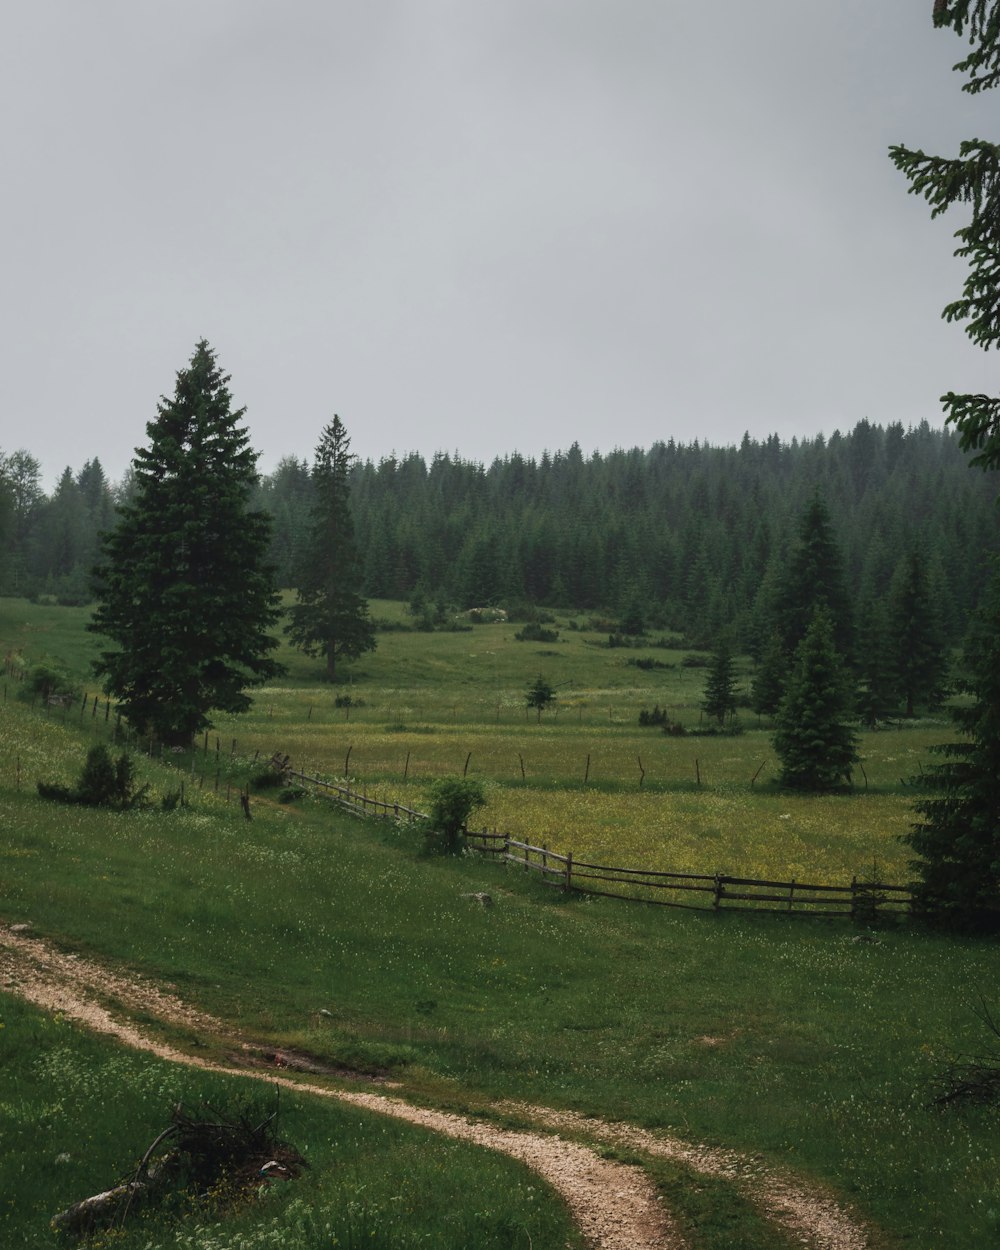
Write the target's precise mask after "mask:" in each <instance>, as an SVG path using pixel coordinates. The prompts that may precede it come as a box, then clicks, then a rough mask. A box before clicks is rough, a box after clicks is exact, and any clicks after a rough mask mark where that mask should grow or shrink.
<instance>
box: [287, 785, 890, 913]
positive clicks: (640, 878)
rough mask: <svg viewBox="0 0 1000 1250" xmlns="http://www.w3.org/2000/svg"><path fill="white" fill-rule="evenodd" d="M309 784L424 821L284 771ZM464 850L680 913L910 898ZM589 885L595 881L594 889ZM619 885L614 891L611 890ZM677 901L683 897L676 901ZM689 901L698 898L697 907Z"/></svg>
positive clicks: (489, 841) (846, 908) (503, 837)
mask: <svg viewBox="0 0 1000 1250" xmlns="http://www.w3.org/2000/svg"><path fill="white" fill-rule="evenodd" d="M286 775H287V776H289V777H295V778H297V779H298V780H299V781H302V782H305V783H307V784H308V785H312V786H316V787H317V788H318V789H319V790H321V791H322V792H323V793H325V794H327V795H328V796H329V797H330V798H331V799H333V800H334V801H335V802H336V803H337V804H338V805H339V806H340V807H342V808H343V809H345V810H346V811H349V812H352V813H354V814H355V815H361V816H367V815H381V816H392V817H394V818H395V819H396V820H400V819H405V820H407V821H409V822H412V821H416V820H423V819H425V817H424V814H423V813H422V812H417V811H414V810H413V809H412V808H410V807H404V806H403V805H402V804H401V803H388V802H386V801H385V800H384V799H377V798H373V797H370V796H369V795H368V794H367V793H366V792H364V791H362V792H359V791H357V790H352V789H351V787H350V786H346V785H338V784H336V783H335V782H330V781H323V780H322V779H321V778H319V777H310V776H308V775H307V774H306V773H300V772H295V771H293V770H291V769H289V770H286ZM466 842H467V844H468V845H469V846H470V847H471V848H472V849H473V850H476V851H480V852H482V853H483V854H486V855H493V856H497V857H499V858H500V859H503V860H505V861H506V862H508V863H510V864H514V865H517V866H518V867H520V868H522V869H523V870H524V871H525V872H534V873H537V874H538V875H539V876H540V877H541V879H542V881H543V882H544V884H546V885H549V886H553V887H555V888H558V889H562V890H566V891H570V890H573V891H576V892H578V893H582V894H596V895H601V896H603V897H606V898H622V899H628V900H632V901H636V902H645V903H654V904H657V905H659V906H661V907H685V908H689V909H693V910H698V911H718V910H721V909H722V908H725V909H726V910H727V911H774V912H784V913H786V914H787V913H796V912H797V913H799V914H803V913H805V914H808V915H812V916H850V917H851V918H852V919H854V920H871V919H874V918H875V917H876V916H877V915H894V916H899V915H901V914H905V913H906V912H907V911H908V910H909V908H910V904H911V902H912V899H913V895H912V892H911V891H910V889H909V888H908V887H906V886H901V885H891V884H889V883H888V882H885V881H859V880H858V879H857V877H855V878H854V879H853V880H852V881H851V883H850V885H823V884H820V883H817V882H812V881H765V880H761V879H760V878H756V877H730V876H727V875H726V874H723V873H713V874H712V875H707V874H703V873H693V872H661V871H656V870H653V869H648V868H617V867H610V866H609V865H607V864H593V863H590V862H589V861H587V860H581V859H574V858H573V853H572V851H570V852H568V853H567V854H565V855H560V854H559V853H558V852H556V851H550V850H549V849H548V847H545V846H534V845H532V844H531V843H530V842H521V841H519V840H518V839H516V838H513V837H511V836H510V834H507V833H497V832H496V830H494V831H493V832H492V833H491V832H489V830H487V829H483V830H482V831H481V832H480V831H476V830H472V829H470V830H467V831H466ZM595 883H600V885H597V884H595ZM614 886H617V887H619V888H618V889H614V888H610V887H614ZM676 895H681V896H683V897H681V898H678V897H674V896H676ZM694 895H702V896H704V901H701V902H699V901H696V899H695V898H693V897H691V896H694Z"/></svg>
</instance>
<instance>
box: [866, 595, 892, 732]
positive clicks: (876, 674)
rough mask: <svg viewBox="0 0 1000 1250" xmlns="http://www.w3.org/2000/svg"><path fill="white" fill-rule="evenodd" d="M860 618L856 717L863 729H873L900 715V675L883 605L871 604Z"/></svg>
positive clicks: (872, 601) (875, 602)
mask: <svg viewBox="0 0 1000 1250" xmlns="http://www.w3.org/2000/svg"><path fill="white" fill-rule="evenodd" d="M859 615H860V620H861V627H860V630H859V634H860V641H859V645H858V654H859V657H860V658H859V661H858V676H859V677H860V679H861V687H860V690H859V691H858V699H857V705H858V716H859V717H860V720H861V723H862V724H863V725H867V726H868V728H869V729H874V728H875V726H876V725H877V724H878V723H879V721H884V720H886V719H888V718H889V717H890V716H892V715H894V714H895V713H897V712H898V711H899V675H898V673H897V670H896V658H895V651H894V649H893V646H892V639H891V637H890V630H889V612H888V609H887V608H886V605H885V601H884V600H883V599H875V600H870V601H869V602H868V603H866V604H865V605H864V607H863V609H862V611H861V612H860V614H859Z"/></svg>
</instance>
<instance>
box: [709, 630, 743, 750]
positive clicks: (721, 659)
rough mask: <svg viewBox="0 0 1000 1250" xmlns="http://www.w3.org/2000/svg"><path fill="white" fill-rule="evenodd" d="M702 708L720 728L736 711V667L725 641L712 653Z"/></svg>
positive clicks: (719, 643) (722, 640)
mask: <svg viewBox="0 0 1000 1250" xmlns="http://www.w3.org/2000/svg"><path fill="white" fill-rule="evenodd" d="M701 706H702V708H703V710H704V712H705V714H706V715H707V716H710V717H712V718H713V720H715V721H717V722H718V724H719V727H720V728H721V727H722V726H723V725H725V723H726V717H727V716H729V715H730V714H731V713H733V712H735V711H736V665H735V663H734V662H733V653H732V649H731V647H730V646H729V643H728V641H727V640H725V639H721V640H720V641H719V642H718V643H717V644H716V647H715V649H714V651H713V652H712V658H711V660H710V661H709V665H708V674H707V677H706V681H705V693H704V695H703V696H702V700H701Z"/></svg>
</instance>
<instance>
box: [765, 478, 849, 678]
mask: <svg viewBox="0 0 1000 1250" xmlns="http://www.w3.org/2000/svg"><path fill="white" fill-rule="evenodd" d="M821 606H822V607H825V608H826V610H827V613H828V615H829V620H830V629H831V631H832V638H833V645H834V646H835V647H836V648H837V650H838V651H839V652H840V655H841V657H842V658H843V659H844V660H846V661H847V662H848V663H850V662H851V661H852V660H853V656H854V625H853V621H852V613H851V601H850V597H849V596H848V593H847V582H846V578H845V576H844V562H843V558H842V557H841V554H840V548H839V547H838V546H837V540H836V538H835V537H834V534H833V526H832V525H831V523H830V513H829V510H828V508H827V506H826V504H825V503H824V502H823V500H822V499H820V498H819V496H816V497H814V498H813V499H812V500H811V501H810V503H809V504H808V506H807V507H806V509H805V512H804V513H803V514H802V517H801V520H800V522H799V532H798V542H797V543H796V544H795V546H794V547H793V548H792V551H791V552H790V554H789V558H788V564H787V567H786V569H785V575H784V578H783V579H782V582H781V585H780V588H779V591H778V595H777V614H776V619H775V621H774V625H775V628H777V630H778V631H779V633H780V634H781V637H782V641H783V643H784V647H785V654H786V655H788V656H792V655H794V654H795V651H796V648H797V647H798V646H799V644H800V643H801V642H802V640H803V638H805V636H806V632H807V630H808V629H809V626H810V623H811V622H812V619H813V616H814V614H815V612H816V609H817V608H818V607H821Z"/></svg>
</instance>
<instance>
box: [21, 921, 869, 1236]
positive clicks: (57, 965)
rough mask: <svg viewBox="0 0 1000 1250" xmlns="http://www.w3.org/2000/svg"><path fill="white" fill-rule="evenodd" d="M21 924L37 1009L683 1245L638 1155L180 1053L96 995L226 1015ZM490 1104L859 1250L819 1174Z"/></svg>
mask: <svg viewBox="0 0 1000 1250" xmlns="http://www.w3.org/2000/svg"><path fill="white" fill-rule="evenodd" d="M21 928H22V926H15V927H14V928H10V927H7V926H4V925H2V924H0V990H6V991H7V992H8V993H13V994H17V995H18V996H20V997H22V998H25V999H27V1000H28V1001H29V1002H32V1003H34V1004H35V1005H36V1006H38V1007H41V1008H42V1009H43V1010H46V1011H51V1012H57V1013H62V1014H63V1015H66V1016H68V1017H70V1018H71V1019H74V1020H77V1021H79V1022H80V1023H82V1024H83V1025H85V1026H86V1027H88V1028H90V1029H93V1030H94V1031H95V1032H99V1033H104V1034H107V1035H109V1036H112V1037H115V1038H117V1039H118V1040H119V1041H121V1042H123V1043H124V1044H126V1045H128V1046H131V1047H133V1048H135V1049H138V1050H144V1051H148V1052H149V1053H151V1054H153V1055H155V1056H157V1057H158V1058H160V1059H166V1060H169V1061H171V1062H174V1063H184V1064H188V1065H189V1066H191V1067H197V1068H203V1069H206V1070H211V1071H214V1072H222V1073H226V1074H228V1075H232V1076H240V1077H244V1078H248V1077H249V1078H251V1079H256V1080H264V1081H267V1082H268V1083H270V1084H278V1085H282V1086H285V1087H287V1088H290V1089H296V1090H300V1091H301V1090H306V1091H307V1092H310V1093H313V1094H316V1095H318V1096H321V1097H328V1098H334V1099H337V1100H338V1101H340V1102H344V1103H349V1104H351V1105H353V1106H357V1107H361V1108H364V1109H365V1110H368V1111H373V1112H376V1113H377V1114H380V1115H390V1116H394V1117H395V1118H397V1119H401V1120H406V1121H408V1122H409V1123H412V1124H418V1125H422V1126H423V1127H425V1128H428V1129H430V1130H432V1131H434V1132H439V1133H444V1134H447V1135H448V1136H450V1137H454V1138H459V1139H461V1140H464V1141H469V1142H474V1143H476V1144H477V1145H482V1146H487V1147H489V1148H491V1149H494V1150H500V1151H502V1152H504V1153H505V1154H508V1155H511V1156H512V1157H514V1158H516V1159H519V1160H520V1161H521V1162H523V1163H525V1164H527V1165H528V1166H529V1167H531V1168H532V1169H534V1170H535V1171H536V1172H538V1173H539V1175H541V1176H542V1177H544V1179H545V1180H546V1181H548V1183H549V1184H550V1185H551V1186H552V1187H553V1188H554V1189H555V1190H556V1191H557V1192H558V1193H559V1194H560V1195H561V1196H562V1197H563V1199H564V1201H565V1202H566V1203H567V1205H568V1207H569V1208H570V1211H571V1213H572V1215H573V1218H574V1220H575V1221H576V1222H577V1225H578V1227H579V1228H580V1229H581V1230H582V1231H583V1233H584V1235H585V1236H586V1237H587V1239H588V1240H589V1241H590V1243H591V1245H592V1246H593V1247H594V1250H683V1248H684V1246H685V1241H684V1238H683V1236H682V1235H681V1233H680V1231H679V1229H678V1228H677V1226H676V1223H675V1222H674V1220H673V1219H672V1218H671V1217H670V1215H669V1214H668V1213H667V1212H666V1211H665V1210H664V1208H663V1206H662V1203H661V1202H660V1200H659V1197H658V1195H657V1194H656V1191H655V1189H654V1187H653V1185H652V1183H651V1182H650V1180H649V1178H648V1177H647V1176H646V1175H645V1173H644V1172H643V1171H642V1169H641V1168H639V1167H635V1166H630V1165H626V1164H623V1163H619V1162H616V1161H614V1160H610V1159H604V1158H601V1157H600V1156H599V1155H598V1154H597V1153H596V1152H595V1150H594V1149H593V1148H592V1147H590V1146H587V1145H583V1144H581V1143H580V1142H578V1141H572V1140H569V1141H567V1140H564V1139H562V1138H561V1137H559V1136H554V1135H553V1133H552V1132H541V1133H535V1132H531V1131H530V1130H528V1129H523V1130H515V1129H505V1128H500V1127H499V1126H496V1125H492V1124H486V1123H482V1122H479V1121H469V1120H467V1119H465V1118H463V1117H462V1116H460V1115H455V1114H453V1113H450V1112H443V1111H435V1110H431V1109H428V1108H425V1107H417V1106H413V1105H411V1104H410V1103H407V1102H405V1101H404V1100H403V1099H400V1098H396V1097H390V1096H385V1095H381V1094H373V1093H366V1092H365V1093H363V1092H354V1091H350V1090H331V1089H326V1088H321V1087H319V1086H315V1085H311V1084H309V1083H308V1081H306V1080H294V1081H293V1080H290V1079H289V1078H287V1077H283V1076H280V1075H276V1074H275V1073H274V1072H273V1071H267V1072H262V1071H253V1070H249V1071H248V1070H247V1069H245V1068H235V1067H228V1066H226V1065H223V1064H217V1063H209V1062H207V1061H206V1060H203V1059H199V1058H197V1057H196V1056H192V1055H187V1054H185V1053H183V1052H182V1051H179V1050H176V1049H174V1048H173V1047H171V1046H168V1045H166V1044H165V1043H163V1042H159V1041H157V1040H156V1039H155V1038H152V1037H149V1036H147V1035H146V1034H144V1033H143V1032H141V1031H140V1030H139V1029H138V1028H137V1027H136V1026H135V1025H134V1024H132V1023H131V1022H130V1021H128V1020H127V1019H126V1020H121V1019H118V1018H116V1017H115V1016H114V1015H112V1013H111V1012H110V1011H109V1010H108V1009H107V1008H106V1007H104V1006H103V1005H102V1004H101V1003H100V1002H99V1001H98V998H97V997H95V996H101V997H105V998H107V999H109V1000H112V1001H114V1002H115V1003H120V1004H121V1005H122V1006H123V1007H125V1008H128V1009H132V1010H138V1011H143V1012H147V1013H149V1014H150V1015H154V1016H157V1017H159V1018H160V1019H162V1020H164V1021H165V1022H168V1023H170V1024H171V1025H173V1026H175V1027H176V1026H177V1025H183V1026H186V1027H188V1028H190V1029H192V1030H193V1031H195V1032H205V1033H208V1034H211V1035H215V1036H220V1037H225V1036H226V1035H227V1034H228V1032H229V1030H228V1029H227V1027H226V1025H225V1024H224V1023H223V1022H222V1021H220V1020H216V1019H214V1018H213V1017H212V1016H209V1015H207V1014H205V1013H204V1012H201V1011H198V1010H196V1009H195V1008H192V1007H191V1006H189V1005H188V1004H186V1003H184V1002H183V1001H182V1000H181V999H180V998H178V997H177V996H176V995H175V994H173V993H171V992H170V991H169V990H166V989H163V988H160V987H159V986H156V985H154V984H153V983H152V982H150V981H147V980H145V979H143V978H138V977H134V976H125V975H124V974H122V973H117V972H114V971H111V970H109V969H108V968H106V967H104V966H102V965H100V964H98V963H96V962H94V961H92V960H89V959H86V958H83V957H82V956H78V955H73V954H66V953H64V952H61V951H58V950H57V949H55V947H53V946H51V945H50V944H49V943H47V942H45V941H43V940H42V939H40V938H37V937H33V936H31V935H30V934H29V933H27V932H23V931H19V930H21ZM497 1110H499V1111H501V1112H506V1113H508V1114H510V1115H512V1116H516V1117H517V1118H518V1119H520V1120H522V1121H527V1122H529V1123H532V1124H537V1125H538V1126H539V1127H541V1128H544V1129H549V1130H555V1132H556V1133H559V1132H566V1133H571V1134H573V1135H578V1136H580V1137H584V1138H589V1139H590V1140H591V1141H594V1140H597V1141H600V1142H602V1143H607V1144H609V1145H612V1146H624V1147H626V1148H628V1149H629V1150H634V1151H636V1152H639V1153H642V1154H646V1155H650V1156H653V1157H659V1158H666V1159H670V1160H672V1161H674V1162H677V1163H680V1164H682V1165H683V1166H685V1167H688V1168H690V1169H691V1171H693V1172H696V1173H700V1174H702V1175H706V1176H713V1177H721V1178H723V1179H725V1180H727V1181H729V1182H731V1183H732V1184H733V1186H734V1187H735V1188H736V1189H737V1190H739V1191H740V1192H741V1193H742V1194H743V1195H744V1196H745V1197H746V1198H748V1199H749V1200H750V1201H751V1202H753V1203H754V1205H756V1206H757V1207H758V1209H759V1210H761V1211H762V1212H763V1213H764V1214H765V1215H766V1216H767V1217H768V1218H769V1219H770V1220H771V1221H773V1222H774V1223H775V1224H778V1225H780V1226H781V1227H782V1228H783V1229H784V1230H785V1231H786V1232H788V1233H790V1234H791V1235H792V1237H793V1238H794V1240H796V1241H798V1242H799V1243H800V1244H801V1245H803V1246H807V1247H810V1250H865V1248H866V1247H867V1246H868V1244H869V1239H868V1235H867V1233H866V1231H865V1228H864V1226H863V1225H862V1224H861V1223H860V1222H859V1221H857V1220H856V1219H855V1218H854V1217H853V1216H852V1215H851V1214H850V1212H849V1211H848V1210H847V1209H846V1208H845V1207H844V1206H842V1205H841V1204H840V1203H839V1202H837V1201H836V1199H835V1198H834V1197H833V1196H832V1195H830V1194H829V1193H827V1192H825V1191H824V1190H823V1189H822V1188H821V1187H820V1186H818V1185H803V1184H802V1183H801V1182H799V1181H795V1180H792V1179H791V1178H789V1177H787V1176H782V1175H781V1174H779V1173H778V1172H776V1171H775V1170H773V1169H771V1168H769V1167H767V1166H766V1165H764V1164H763V1163H762V1162H760V1161H759V1160H756V1159H754V1158H752V1157H751V1156H747V1155H744V1154H740V1153H738V1152H736V1151H727V1150H719V1149H713V1148H710V1147H707V1146H697V1145H692V1144H691V1143H690V1142H685V1141H682V1140H681V1139H679V1138H673V1137H670V1136H668V1135H665V1134H662V1133H659V1132H657V1133H654V1132H651V1131H649V1130H648V1129H642V1128H639V1127H637V1126H635V1125H631V1124H624V1123H613V1122H608V1121H605V1120H598V1119H592V1118H590V1117H586V1116H582V1115H579V1114H577V1113H575V1112H571V1111H557V1110H554V1109H552V1108H547V1107H538V1106H534V1105H531V1104H528V1103H520V1102H505V1103H501V1104H499V1105H498V1106H497Z"/></svg>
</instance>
